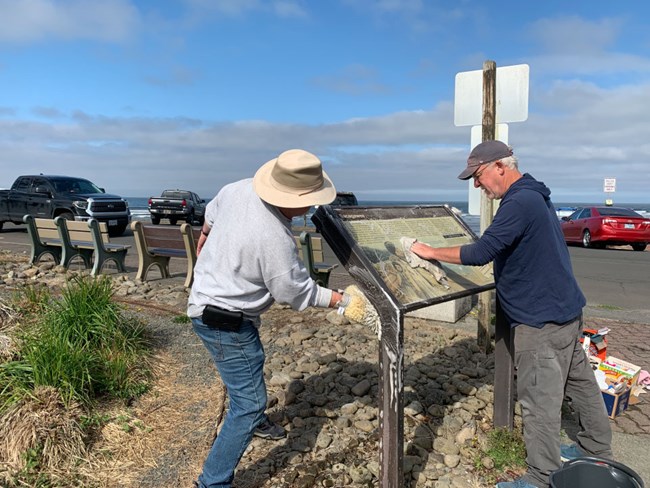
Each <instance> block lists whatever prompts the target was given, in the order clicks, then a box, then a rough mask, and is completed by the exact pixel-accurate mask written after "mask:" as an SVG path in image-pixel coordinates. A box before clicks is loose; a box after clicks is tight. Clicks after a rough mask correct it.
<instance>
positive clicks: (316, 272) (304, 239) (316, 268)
mask: <svg viewBox="0 0 650 488" xmlns="http://www.w3.org/2000/svg"><path fill="white" fill-rule="evenodd" d="M296 244H297V245H298V254H299V255H300V259H302V262H303V263H305V268H307V271H309V274H310V275H311V277H312V279H313V280H314V281H315V282H316V283H318V284H319V285H321V286H324V287H327V286H328V283H329V279H330V273H331V272H332V270H333V269H334V268H336V267H337V266H338V264H327V263H325V262H324V256H325V255H324V253H323V239H322V238H321V237H314V236H312V235H311V234H310V233H309V232H303V233H301V234H300V237H296Z"/></svg>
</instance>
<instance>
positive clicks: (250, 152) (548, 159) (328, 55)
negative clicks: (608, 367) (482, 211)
mask: <svg viewBox="0 0 650 488" xmlns="http://www.w3.org/2000/svg"><path fill="white" fill-rule="evenodd" d="M0 12H2V28H0V87H1V92H0V187H8V186H10V185H11V183H12V182H13V180H14V179H15V177H16V176H18V175H20V174H28V173H40V172H42V173H54V174H69V175H77V176H83V177H86V178H89V179H91V180H92V181H93V182H95V183H97V184H98V185H99V186H102V187H105V188H106V189H107V191H110V192H114V193H119V194H121V195H123V196H131V197H133V196H149V195H153V194H158V193H159V192H160V191H161V190H162V189H164V188H184V189H190V190H193V191H196V192H197V193H199V194H201V195H202V196H204V197H206V198H207V197H211V196H213V195H214V194H216V193H217V192H218V190H219V189H220V188H221V187H222V186H223V185H224V184H226V183H229V182H232V181H235V180H238V179H241V178H245V177H249V176H252V175H253V174H254V172H255V170H256V169H257V168H258V167H259V166H261V165H262V164H263V163H264V162H266V161H267V160H269V159H271V158H273V157H275V156H276V155H277V154H279V153H280V152H282V151H284V150H286V149H290V148H296V147H298V148H303V149H307V150H310V151H312V152H314V153H316V154H317V155H318V156H319V157H321V159H322V160H323V162H324V165H325V168H326V170H327V171H328V173H329V174H330V176H331V177H332V178H333V179H334V182H335V184H336V186H337V188H338V189H340V190H346V191H354V192H355V193H356V194H357V196H358V198H359V199H360V200H404V201H414V200H425V201H455V200H466V199H467V184H466V183H465V182H461V181H459V180H457V179H456V176H457V174H458V173H459V172H460V171H461V169H462V168H463V167H464V165H465V160H466V158H467V154H468V152H469V150H470V149H471V148H470V128H469V127H455V126H454V83H455V76H456V74H457V73H458V72H463V71H471V70H480V69H482V66H483V62H484V61H485V60H493V61H495V62H496V64H497V66H498V67H504V66H510V65H518V64H528V65H529V66H530V86H529V93H530V97H529V115H528V120H527V121H525V122H518V123H512V124H509V143H510V144H511V145H512V146H513V147H514V150H515V154H516V155H517V156H518V157H519V159H520V168H521V169H522V171H524V172H530V173H531V174H532V175H533V176H535V177H536V178H537V179H539V180H542V181H544V182H545V183H546V184H547V185H548V186H549V187H550V188H551V190H552V192H553V194H552V197H553V198H554V200H555V201H558V202H565V201H572V202H593V201H595V202H600V201H603V200H604V199H605V197H606V195H605V194H604V193H603V179H604V178H606V177H615V178H616V180H617V185H616V193H615V194H613V195H612V197H613V199H614V201H615V202H625V203H635V202H636V203H650V190H649V189H650V109H649V107H650V29H648V27H647V19H648V17H649V16H650V4H648V3H647V2H645V1H629V2H611V1H610V2H605V1H601V0H593V1H575V2H566V1H562V2H560V1H543V2H535V3H529V2H515V1H504V2H490V1H474V0H468V1H458V2H438V1H426V0H375V1H371V0H327V1H325V0H313V1H306V0H304V1H300V0H278V1H269V0H177V1H165V0H146V1H135V0H102V1H101V2H100V1H97V0H96V1H86V0H56V1H55V0H20V1H16V0H0Z"/></svg>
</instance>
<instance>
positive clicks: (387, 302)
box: [312, 205, 494, 488]
mask: <svg viewBox="0 0 650 488" xmlns="http://www.w3.org/2000/svg"><path fill="white" fill-rule="evenodd" d="M434 214H437V215H439V216H443V215H444V216H446V217H447V216H450V217H452V218H453V221H454V222H455V223H456V224H457V228H458V229H459V230H460V231H461V233H462V234H464V236H466V238H467V242H466V243H469V242H473V241H475V240H476V239H477V237H476V235H475V234H474V232H473V231H472V230H471V229H470V228H469V227H468V226H467V225H466V224H465V222H463V220H462V219H461V218H460V217H458V216H457V215H456V214H455V213H454V212H453V211H452V210H451V208H449V207H448V206H447V205H431V206H413V207H403V206H402V207H356V206H355V207H332V206H330V205H323V206H320V207H318V210H317V211H316V212H315V214H314V215H313V217H312V221H313V222H314V224H315V225H316V229H317V230H318V231H319V232H320V233H321V235H322V236H323V238H324V239H325V241H326V242H327V243H328V245H329V246H330V248H331V249H332V251H333V252H334V254H336V256H337V258H338V259H339V261H340V262H341V263H342V264H343V266H345V268H346V269H347V271H348V272H349V273H350V275H351V276H352V277H353V278H354V279H355V281H356V282H357V284H358V286H359V287H360V288H361V290H362V291H363V292H364V293H365V294H366V296H367V297H368V299H369V300H370V301H371V303H372V304H373V305H374V306H375V308H376V309H377V312H378V314H379V317H380V320H381V331H380V337H379V339H380V340H379V363H380V370H381V378H380V382H379V398H378V403H379V429H380V450H379V463H380V480H381V481H380V482H381V486H382V488H389V487H395V488H399V487H402V486H404V468H403V464H404V463H403V461H404V449H403V448H404V381H403V374H404V316H405V314H406V313H407V312H409V311H412V310H417V309H419V308H422V307H426V306H429V305H433V304H436V303H441V302H445V301H449V300H454V299H456V298H461V297H464V296H468V295H473V294H475V293H480V292H482V291H486V290H490V289H493V288H494V283H493V282H490V283H487V284H484V285H479V286H476V287H471V288H468V289H465V290H463V291H456V292H453V293H449V294H446V295H444V296H439V297H435V298H429V299H424V300H420V301H416V302H411V303H400V301H399V300H398V298H397V297H396V296H395V294H394V293H393V291H391V289H390V287H389V286H388V285H387V284H386V283H385V282H384V281H383V279H382V277H381V276H380V274H379V273H378V272H377V270H376V269H375V267H374V265H373V263H372V262H371V261H370V259H369V258H368V256H367V254H366V252H365V251H364V250H363V249H362V248H361V246H360V245H359V243H358V242H357V241H356V240H355V239H354V238H353V236H352V235H351V233H350V232H349V228H348V227H346V224H345V222H346V219H364V218H378V217H382V218H383V219H396V220H397V219H408V218H417V217H420V216H433V215H434ZM408 237H414V238H418V236H417V235H414V236H408Z"/></svg>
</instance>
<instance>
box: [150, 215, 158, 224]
mask: <svg viewBox="0 0 650 488" xmlns="http://www.w3.org/2000/svg"><path fill="white" fill-rule="evenodd" d="M151 223H152V224H153V225H158V224H159V223H160V217H158V216H157V215H152V216H151Z"/></svg>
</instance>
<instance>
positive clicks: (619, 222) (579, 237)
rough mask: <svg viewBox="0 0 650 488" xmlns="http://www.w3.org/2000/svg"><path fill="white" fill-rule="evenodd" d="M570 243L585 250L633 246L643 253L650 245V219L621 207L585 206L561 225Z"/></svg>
mask: <svg viewBox="0 0 650 488" xmlns="http://www.w3.org/2000/svg"><path fill="white" fill-rule="evenodd" d="M560 225H561V227H562V232H563V233H564V240H565V241H566V242H578V243H582V245H583V246H584V247H604V246H606V245H608V244H610V245H616V246H624V245H630V246H632V249H634V250H635V251H643V250H645V248H646V245H647V244H648V242H650V219H647V218H645V217H643V216H641V215H639V214H638V213H636V212H635V211H634V210H630V209H629V208H621V207H581V208H578V209H577V210H576V211H575V212H573V213H572V214H571V215H569V216H568V217H562V222H561V223H560Z"/></svg>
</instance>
